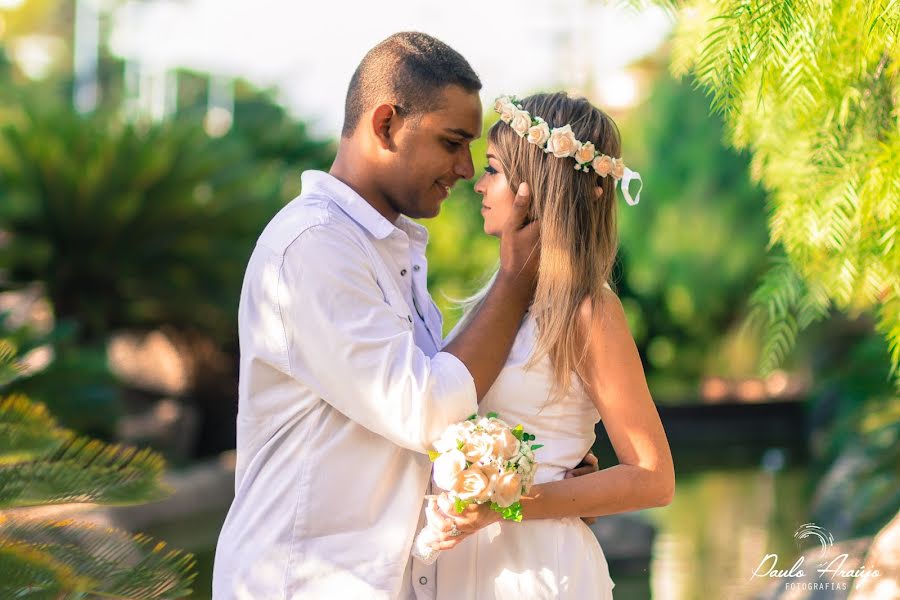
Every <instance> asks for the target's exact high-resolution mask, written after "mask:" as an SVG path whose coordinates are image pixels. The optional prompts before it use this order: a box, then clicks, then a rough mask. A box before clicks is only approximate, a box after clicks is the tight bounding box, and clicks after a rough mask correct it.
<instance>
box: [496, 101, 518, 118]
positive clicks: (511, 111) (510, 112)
mask: <svg viewBox="0 0 900 600" xmlns="http://www.w3.org/2000/svg"><path fill="white" fill-rule="evenodd" d="M518 110H519V109H518V108H517V107H516V105H515V104H513V103H512V102H507V103H506V104H504V105H503V106H501V107H500V120H502V121H503V122H504V123H509V122H510V121H512V118H513V116H514V115H515V114H516V111H518Z"/></svg>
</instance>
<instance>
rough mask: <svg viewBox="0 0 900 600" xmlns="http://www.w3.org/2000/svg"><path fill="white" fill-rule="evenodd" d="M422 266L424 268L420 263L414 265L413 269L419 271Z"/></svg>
mask: <svg viewBox="0 0 900 600" xmlns="http://www.w3.org/2000/svg"><path fill="white" fill-rule="evenodd" d="M421 268H422V267H420V266H419V265H415V266H414V267H413V271H418V270H420V269H421Z"/></svg>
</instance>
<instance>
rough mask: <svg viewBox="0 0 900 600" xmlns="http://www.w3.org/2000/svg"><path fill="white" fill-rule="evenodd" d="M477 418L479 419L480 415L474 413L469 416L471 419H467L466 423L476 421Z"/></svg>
mask: <svg viewBox="0 0 900 600" xmlns="http://www.w3.org/2000/svg"><path fill="white" fill-rule="evenodd" d="M477 418H478V413H472V414H471V415H469V418H467V419H466V421H474V420H476V419H477Z"/></svg>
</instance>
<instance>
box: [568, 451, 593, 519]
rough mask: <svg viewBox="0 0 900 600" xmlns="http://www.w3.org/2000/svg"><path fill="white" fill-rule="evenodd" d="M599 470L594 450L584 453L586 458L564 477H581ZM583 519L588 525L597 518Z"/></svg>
mask: <svg viewBox="0 0 900 600" xmlns="http://www.w3.org/2000/svg"><path fill="white" fill-rule="evenodd" d="M599 470H600V462H599V461H598V460H597V457H596V456H594V453H593V452H590V451H588V453H587V454H585V455H584V458H583V459H581V462H580V463H578V466H576V467H575V468H574V469H571V470H569V471H566V476H565V478H564V479H570V478H572V477H581V476H582V475H590V474H591V473H596V472H597V471H599ZM581 520H582V521H584V522H585V523H586V524H588V525H593V524H594V522H595V521H596V520H597V518H596V517H581Z"/></svg>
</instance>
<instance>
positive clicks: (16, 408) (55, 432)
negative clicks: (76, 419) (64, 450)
mask: <svg viewBox="0 0 900 600" xmlns="http://www.w3.org/2000/svg"><path fill="white" fill-rule="evenodd" d="M71 437H72V434H70V433H69V432H67V431H64V430H61V429H60V428H59V427H58V425H57V424H56V420H55V419H54V418H53V417H52V416H51V415H50V413H49V412H48V411H47V407H46V406H44V405H43V404H41V403H39V402H32V401H30V400H29V399H28V398H26V397H25V396H23V395H21V394H14V395H11V396H8V397H6V398H0V466H2V465H9V464H13V463H20V462H25V461H29V460H35V459H36V458H38V457H41V456H46V455H48V454H50V453H52V452H53V451H54V450H56V449H57V448H59V447H60V446H61V445H62V444H64V443H65V442H66V440H68V439H70V438H71Z"/></svg>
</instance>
